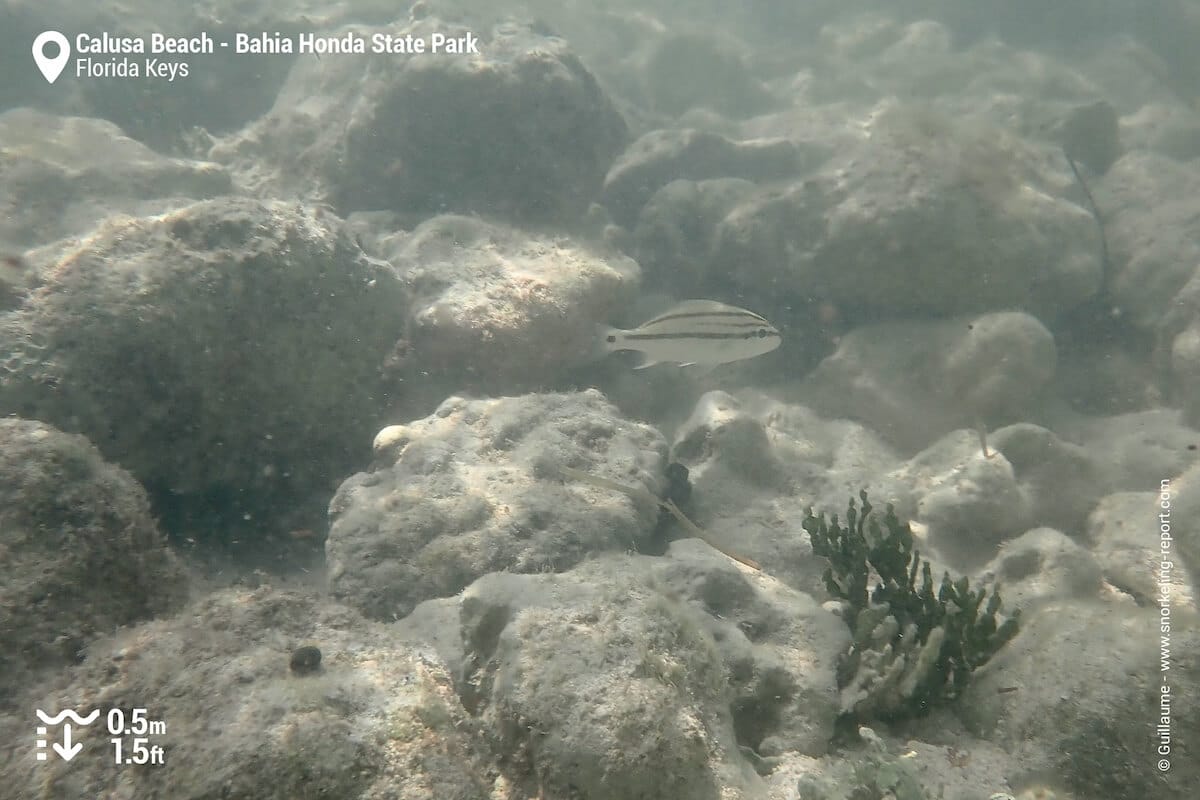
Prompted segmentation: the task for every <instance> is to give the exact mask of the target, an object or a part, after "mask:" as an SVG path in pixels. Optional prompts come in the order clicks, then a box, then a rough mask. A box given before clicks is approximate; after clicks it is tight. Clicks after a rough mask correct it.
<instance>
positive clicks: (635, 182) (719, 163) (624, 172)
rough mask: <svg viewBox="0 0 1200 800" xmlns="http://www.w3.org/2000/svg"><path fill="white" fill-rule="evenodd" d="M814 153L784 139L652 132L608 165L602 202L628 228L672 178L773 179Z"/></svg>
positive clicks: (790, 171) (685, 131) (796, 170)
mask: <svg viewBox="0 0 1200 800" xmlns="http://www.w3.org/2000/svg"><path fill="white" fill-rule="evenodd" d="M814 157H819V156H817V155H816V151H814V150H812V149H811V148H802V147H801V146H800V145H798V144H797V143H795V142H792V141H789V140H787V139H752V140H748V141H734V140H732V139H727V138H726V137H724V136H721V135H719V134H716V133H711V132H709V131H700V130H694V129H682V130H674V129H672V130H657V131H650V132H649V133H647V134H644V135H643V136H642V137H640V138H639V139H637V140H636V141H634V142H633V143H632V144H630V145H629V147H628V148H626V150H625V152H623V153H621V155H620V156H619V157H618V158H617V160H616V162H615V163H613V165H612V167H611V168H610V169H609V170H608V175H607V177H606V178H605V179H604V193H603V195H602V201H601V202H602V203H603V204H604V206H605V207H607V208H608V211H609V213H610V214H611V215H612V217H613V219H614V220H615V221H616V222H617V223H618V224H620V225H622V226H624V227H626V228H632V227H633V226H634V224H635V223H636V221H637V218H638V215H639V214H640V213H641V210H642V207H643V206H644V205H645V204H646V202H647V201H648V200H649V199H650V198H651V197H652V196H653V195H654V193H655V192H657V191H658V190H659V189H661V188H662V187H664V186H666V185H667V184H669V183H671V182H672V181H675V180H691V181H700V180H708V179H712V178H741V179H744V180H748V181H755V182H758V181H776V180H780V179H782V178H787V177H789V176H793V175H796V174H798V173H799V171H800V170H801V167H802V165H803V164H804V163H805V162H806V161H811V160H813V159H814Z"/></svg>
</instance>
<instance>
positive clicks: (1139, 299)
mask: <svg viewBox="0 0 1200 800" xmlns="http://www.w3.org/2000/svg"><path fill="white" fill-rule="evenodd" d="M1092 194H1093V195H1094V196H1095V198H1096V205H1097V206H1098V208H1099V209H1100V212H1101V214H1102V215H1103V216H1104V230H1105V234H1106V236H1107V238H1108V249H1109V253H1110V255H1111V259H1112V265H1113V269H1114V275H1113V276H1112V281H1111V286H1110V287H1109V289H1110V293H1111V295H1112V302H1113V305H1114V306H1115V307H1116V308H1117V309H1118V311H1119V313H1120V314H1121V316H1122V319H1124V320H1126V321H1127V322H1128V324H1130V325H1132V326H1133V327H1134V328H1135V329H1137V330H1140V331H1144V332H1148V333H1152V334H1156V335H1158V336H1160V337H1165V338H1166V341H1170V339H1171V338H1173V336H1174V334H1175V333H1178V332H1179V331H1182V330H1183V329H1185V328H1186V327H1187V326H1188V325H1189V324H1190V323H1191V322H1192V321H1193V320H1195V319H1197V318H1198V317H1200V291H1197V290H1196V286H1193V287H1192V288H1191V290H1190V291H1188V292H1187V296H1186V297H1185V298H1180V295H1181V294H1182V293H1183V290H1184V287H1185V286H1188V284H1189V282H1195V281H1196V275H1197V271H1198V270H1200V267H1198V266H1197V265H1200V237H1197V236H1196V235H1195V232H1194V224H1193V221H1194V219H1195V216H1196V198H1197V197H1200V167H1198V166H1197V164H1196V163H1194V162H1185V163H1180V162H1178V161H1174V160H1172V159H1170V158H1167V157H1166V156H1163V155H1159V154H1157V153H1153V152H1150V151H1146V150H1142V151H1134V152H1130V153H1127V154H1125V155H1124V156H1122V157H1121V158H1120V159H1119V160H1118V161H1117V162H1116V163H1115V164H1113V166H1112V168H1111V169H1110V170H1109V171H1108V173H1107V174H1106V175H1105V176H1104V178H1103V179H1102V180H1099V181H1096V182H1095V183H1094V184H1093V185H1092ZM1181 299H1183V301H1184V302H1183V303H1182V304H1181V302H1180V300H1181ZM1164 328H1165V330H1163V329H1164Z"/></svg>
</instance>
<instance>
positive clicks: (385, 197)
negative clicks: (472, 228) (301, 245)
mask: <svg viewBox="0 0 1200 800" xmlns="http://www.w3.org/2000/svg"><path fill="white" fill-rule="evenodd" d="M349 31H353V32H354V33H356V34H357V35H358V36H360V37H364V38H365V39H366V40H368V41H369V40H370V39H371V37H372V36H373V35H375V34H381V35H386V36H388V37H402V36H405V35H408V34H411V35H412V36H413V37H414V38H422V39H425V40H428V39H429V38H430V37H431V36H432V34H434V33H437V34H441V35H445V36H448V37H455V36H463V35H465V34H466V33H468V29H467V28H466V27H464V26H462V25H459V24H451V23H447V22H445V21H443V20H440V19H438V18H436V17H434V16H426V17H423V18H422V19H419V20H416V21H413V22H411V23H409V24H407V25H403V24H402V25H398V26H393V25H388V26H383V27H378V28H376V27H368V26H361V25H360V26H348V27H346V28H343V29H341V30H340V31H339V34H342V35H344V34H345V33H347V32H349ZM538 31H539V29H535V26H530V25H523V24H511V23H505V24H500V25H497V26H495V27H493V28H492V29H491V30H484V31H481V30H478V29H476V30H475V31H474V33H473V35H478V49H479V53H478V54H473V55H470V56H466V55H447V54H444V53H440V54H435V53H429V52H426V53H424V54H416V55H402V54H397V53H385V54H372V53H367V54H362V55H348V54H342V55H338V56H336V57H334V58H328V59H324V60H319V59H316V58H300V59H297V60H296V61H295V63H294V66H293V67H292V71H291V74H290V75H289V76H288V79H287V81H286V83H285V84H284V86H283V88H282V90H281V91H280V93H279V97H278V99H277V100H276V103H275V106H274V108H273V109H271V111H270V112H268V113H267V114H266V115H265V116H263V117H262V118H261V119H260V120H258V121H257V122H255V123H254V124H252V125H250V126H248V127H247V128H246V129H245V130H244V131H242V132H239V133H237V134H235V135H233V136H230V137H229V138H228V139H226V140H224V141H222V142H220V143H219V144H218V145H217V146H215V147H214V148H213V150H212V154H211V157H212V158H214V159H216V160H218V161H220V162H222V163H226V164H229V165H230V166H231V169H233V170H234V172H235V173H237V174H238V175H239V179H240V180H241V181H243V182H244V183H246V184H247V185H249V186H250V187H251V188H252V189H254V190H255V191H256V192H258V193H259V194H260V195H263V196H300V197H304V198H308V199H319V200H322V201H325V202H329V203H332V204H333V205H334V207H335V208H337V210H338V212H339V213H341V214H343V215H345V214H348V213H350V212H352V211H361V210H383V209H387V210H393V211H400V212H406V213H412V214H418V215H423V216H429V215H432V214H437V213H443V212H457V213H479V214H483V215H486V216H490V217H496V218H499V219H506V220H510V221H520V222H529V223H545V222H562V221H564V220H570V221H573V220H576V219H578V218H579V217H582V216H583V213H584V212H585V211H586V209H587V207H588V203H589V202H590V201H591V200H592V198H593V197H594V195H595V193H596V191H597V190H598V189H599V188H600V184H601V181H602V180H603V178H604V174H605V171H606V170H607V169H608V166H609V164H610V163H611V162H612V159H613V158H614V157H615V156H616V155H617V153H619V152H620V150H621V148H622V147H623V146H624V145H625V140H626V137H627V130H626V127H625V122H624V119H623V118H622V117H621V115H620V114H619V113H618V112H617V110H616V109H615V108H614V106H613V104H612V102H611V101H610V100H609V98H608V97H607V95H606V94H605V92H604V90H603V89H602V88H601V87H600V85H599V83H598V82H597V81H596V79H595V78H594V77H593V76H592V75H591V73H589V72H588V70H587V69H586V68H585V67H584V66H583V64H582V63H581V62H580V60H579V59H578V57H576V56H575V54H574V53H573V52H572V51H571V50H570V48H569V47H568V46H567V44H566V43H565V42H564V41H563V40H562V39H560V38H557V37H554V36H547V35H544V34H543V33H541V32H538ZM330 119H338V120H340V124H338V125H330V124H328V123H329V120H330Z"/></svg>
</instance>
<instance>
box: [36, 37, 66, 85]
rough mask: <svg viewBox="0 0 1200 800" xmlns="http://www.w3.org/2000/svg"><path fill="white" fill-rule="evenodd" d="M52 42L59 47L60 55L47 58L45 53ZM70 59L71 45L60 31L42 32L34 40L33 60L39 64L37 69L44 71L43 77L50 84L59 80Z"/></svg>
mask: <svg viewBox="0 0 1200 800" xmlns="http://www.w3.org/2000/svg"><path fill="white" fill-rule="evenodd" d="M51 42H53V43H54V44H56V45H58V55H56V56H54V57H53V58H47V57H46V54H45V53H44V52H43V51H44V50H45V49H46V45H47V44H50V43H51ZM70 57H71V43H70V42H68V41H67V37H65V36H63V35H62V34H61V33H59V32H58V31H42V32H41V33H39V34H38V36H37V38H36V39H34V40H33V60H34V62H35V63H36V64H37V68H38V69H40V70H41V71H42V77H44V78H45V79H46V80H47V82H49V83H54V82H55V81H56V80H58V76H59V75H61V74H62V71H63V67H65V66H66V65H67V59H69V58H70Z"/></svg>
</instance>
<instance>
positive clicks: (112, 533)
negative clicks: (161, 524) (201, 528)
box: [0, 418, 188, 705]
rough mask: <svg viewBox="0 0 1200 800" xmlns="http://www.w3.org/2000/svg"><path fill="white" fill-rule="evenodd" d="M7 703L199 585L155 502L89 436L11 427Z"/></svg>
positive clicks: (1, 594)
mask: <svg viewBox="0 0 1200 800" xmlns="http://www.w3.org/2000/svg"><path fill="white" fill-rule="evenodd" d="M0 566H2V569H0V609H4V614H3V624H0V675H3V679H0V704H5V705H6V704H8V703H9V702H11V701H12V699H13V698H12V695H14V694H15V693H16V692H18V690H23V689H25V688H26V687H28V686H29V685H30V681H31V679H32V677H33V676H35V675H36V674H37V673H38V672H39V671H43V670H53V669H61V668H62V667H64V666H66V665H71V664H76V663H78V662H79V661H81V660H82V659H83V657H84V654H85V652H86V649H87V647H88V645H89V644H90V643H91V641H92V640H94V639H95V638H97V637H99V636H101V635H104V634H107V633H108V632H110V631H112V630H113V629H114V628H118V627H121V626H123V625H130V624H133V623H135V622H138V621H141V620H144V619H147V618H149V617H152V616H157V615H162V614H168V613H171V612H173V611H175V610H176V609H177V608H178V607H179V606H181V605H182V604H183V602H184V601H185V600H186V598H187V593H188V576H187V574H186V572H185V571H184V569H183V565H182V564H181V563H180V562H179V561H178V560H177V559H176V557H175V555H174V553H173V552H172V551H171V550H170V549H169V548H168V547H167V543H166V539H165V538H164V537H163V536H162V534H161V533H159V530H158V527H157V525H156V524H155V522H154V518H153V517H152V516H151V513H150V504H149V502H148V500H147V498H146V492H145V491H144V490H143V489H142V487H141V486H139V485H138V483H137V481H135V480H134V479H133V478H132V477H131V476H130V475H129V473H127V472H126V471H125V470H123V469H121V468H120V467H117V466H115V465H113V464H110V463H108V462H106V461H104V459H103V458H102V457H101V455H100V453H99V452H98V451H97V450H96V448H95V447H94V446H93V445H92V444H91V443H90V442H89V441H87V440H86V439H84V438H83V437H82V436H78V435H74V434H68V433H62V432H61V431H58V430H55V429H54V428H51V427H50V426H49V425H45V424H43V423H41V422H32V421H26V420H21V419H14V418H7V419H0Z"/></svg>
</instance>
